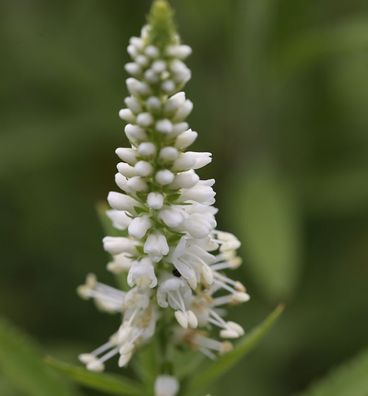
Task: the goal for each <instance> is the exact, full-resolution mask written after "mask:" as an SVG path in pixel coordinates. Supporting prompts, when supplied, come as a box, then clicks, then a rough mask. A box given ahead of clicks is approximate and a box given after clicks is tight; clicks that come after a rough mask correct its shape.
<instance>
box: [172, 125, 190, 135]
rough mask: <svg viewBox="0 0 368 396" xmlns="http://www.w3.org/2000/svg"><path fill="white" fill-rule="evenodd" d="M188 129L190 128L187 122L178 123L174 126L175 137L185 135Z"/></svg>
mask: <svg viewBox="0 0 368 396" xmlns="http://www.w3.org/2000/svg"><path fill="white" fill-rule="evenodd" d="M188 127H189V125H188V123H187V122H178V123H177V124H174V125H173V130H172V134H173V135H174V136H177V135H179V134H180V133H183V132H184V131H186V130H187V129H188Z"/></svg>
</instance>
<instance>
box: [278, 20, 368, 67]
mask: <svg viewBox="0 0 368 396" xmlns="http://www.w3.org/2000/svg"><path fill="white" fill-rule="evenodd" d="M367 49H368V19H364V18H357V19H355V20H348V21H345V22H340V23H339V24H338V25H336V26H329V27H323V28H317V29H313V30H310V31H303V32H302V33H301V34H300V35H299V36H295V37H293V39H291V40H290V41H289V43H288V44H287V45H286V46H285V48H281V49H280V48H278V53H277V55H276V65H277V69H278V70H281V71H282V72H283V73H285V74H293V73H294V72H296V71H299V70H300V69H305V68H306V67H308V66H310V65H311V64H313V63H315V62H316V61H321V60H323V59H325V57H326V56H330V55H332V54H335V53H339V52H349V51H350V52H351V51H367Z"/></svg>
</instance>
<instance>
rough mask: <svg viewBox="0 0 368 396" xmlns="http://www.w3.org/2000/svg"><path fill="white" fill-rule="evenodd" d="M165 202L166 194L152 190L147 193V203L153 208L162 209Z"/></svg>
mask: <svg viewBox="0 0 368 396" xmlns="http://www.w3.org/2000/svg"><path fill="white" fill-rule="evenodd" d="M163 204H164V196H163V195H162V194H160V193H156V192H151V193H149V194H148V195H147V205H148V207H150V208H151V209H161V208H162V206H163Z"/></svg>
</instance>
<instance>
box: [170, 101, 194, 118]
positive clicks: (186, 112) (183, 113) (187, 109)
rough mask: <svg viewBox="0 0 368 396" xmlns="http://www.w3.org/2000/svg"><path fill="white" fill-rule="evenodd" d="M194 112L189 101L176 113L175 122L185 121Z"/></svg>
mask: <svg viewBox="0 0 368 396" xmlns="http://www.w3.org/2000/svg"><path fill="white" fill-rule="evenodd" d="M192 110H193V103H192V101H191V100H189V99H187V100H186V101H185V102H184V103H183V104H182V105H181V106H180V108H179V109H178V111H177V112H176V113H175V117H174V121H181V120H184V119H185V118H186V117H188V115H189V114H190V113H191V112H192Z"/></svg>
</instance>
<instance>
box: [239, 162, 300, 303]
mask: <svg viewBox="0 0 368 396" xmlns="http://www.w3.org/2000/svg"><path fill="white" fill-rule="evenodd" d="M243 179H244V180H245V182H244V184H243V185H240V186H239V190H237V192H236V194H234V196H233V197H232V198H233V199H234V198H235V199H236V200H237V203H236V204H235V205H234V208H236V212H234V223H235V226H237V228H238V234H239V236H240V239H241V240H242V241H244V244H245V252H246V255H247V256H248V258H249V259H248V260H247V270H248V271H249V272H250V273H251V275H252V276H253V277H254V280H255V281H256V282H257V283H258V285H259V289H260V291H261V292H262V293H264V295H265V296H266V297H267V298H269V299H270V300H271V301H279V300H280V299H282V300H284V299H287V298H289V297H290V295H291V294H292V292H293V290H294V289H295V286H296V283H297V281H298V277H299V273H300V267H301V243H302V242H301V234H300V212H299V208H298V202H297V199H296V197H295V193H294V190H293V188H292V186H291V185H289V184H288V182H287V180H285V179H284V178H282V177H280V176H279V175H278V174H277V172H276V171H275V170H274V169H273V167H272V166H271V165H269V164H264V163H260V164H258V165H257V166H255V167H254V168H253V169H251V170H249V173H248V174H247V175H246V176H245V177H244V176H243Z"/></svg>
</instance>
